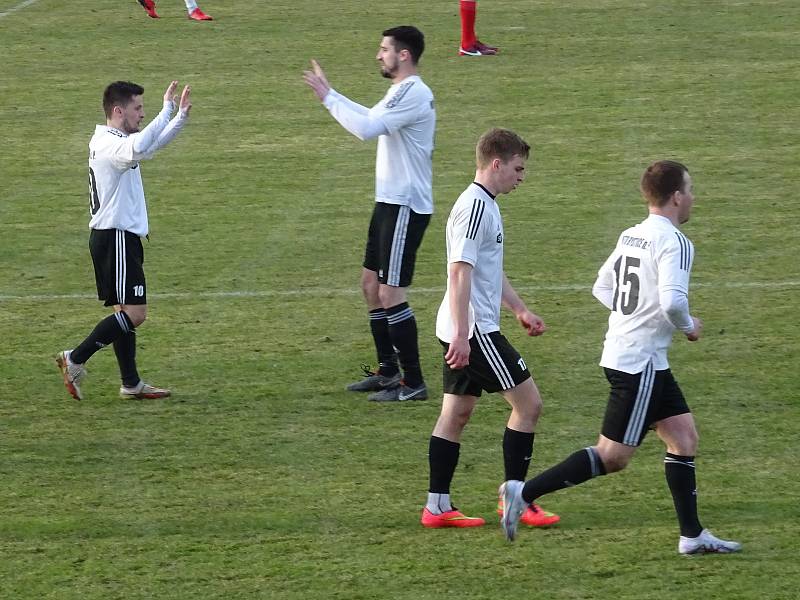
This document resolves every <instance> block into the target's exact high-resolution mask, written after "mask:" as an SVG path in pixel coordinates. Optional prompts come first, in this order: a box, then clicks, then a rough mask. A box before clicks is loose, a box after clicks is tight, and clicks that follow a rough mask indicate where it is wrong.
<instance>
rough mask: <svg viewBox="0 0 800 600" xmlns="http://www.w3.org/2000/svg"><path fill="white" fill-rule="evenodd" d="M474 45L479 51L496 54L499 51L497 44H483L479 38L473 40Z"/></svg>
mask: <svg viewBox="0 0 800 600" xmlns="http://www.w3.org/2000/svg"><path fill="white" fill-rule="evenodd" d="M475 47H476V48H477V49H478V50H480V51H481V52H491V53H494V54H497V53H498V52H500V48H498V47H497V46H490V45H489V44H484V43H483V42H482V41H480V40H477V41H476V42H475Z"/></svg>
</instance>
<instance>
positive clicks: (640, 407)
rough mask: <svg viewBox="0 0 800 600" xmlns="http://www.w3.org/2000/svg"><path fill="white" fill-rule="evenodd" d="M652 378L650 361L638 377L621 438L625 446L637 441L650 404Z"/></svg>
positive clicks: (653, 373) (651, 363) (632, 444)
mask: <svg viewBox="0 0 800 600" xmlns="http://www.w3.org/2000/svg"><path fill="white" fill-rule="evenodd" d="M654 380H655V371H654V370H653V361H650V362H649V363H647V366H646V367H645V369H644V371H643V372H642V374H641V377H640V379H639V392H638V393H637V394H636V400H635V402H634V403H633V410H632V411H631V416H630V419H629V420H628V428H627V429H626V430H625V436H624V438H623V440H622V443H623V444H625V445H627V446H635V445H636V444H638V443H639V438H640V437H641V435H642V428H643V427H644V421H645V417H646V416H647V408H648V406H649V405H650V397H651V396H652V394H653V381H654Z"/></svg>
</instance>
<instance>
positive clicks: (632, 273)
mask: <svg viewBox="0 0 800 600" xmlns="http://www.w3.org/2000/svg"><path fill="white" fill-rule="evenodd" d="M640 264H641V261H640V260H639V259H638V258H635V257H633V256H624V255H623V256H620V257H619V258H618V259H617V262H615V263H614V299H613V301H612V302H611V310H616V311H619V312H621V313H622V314H623V315H629V314H631V313H632V312H633V311H635V310H636V307H637V306H638V304H639V274H638V271H639V265H640Z"/></svg>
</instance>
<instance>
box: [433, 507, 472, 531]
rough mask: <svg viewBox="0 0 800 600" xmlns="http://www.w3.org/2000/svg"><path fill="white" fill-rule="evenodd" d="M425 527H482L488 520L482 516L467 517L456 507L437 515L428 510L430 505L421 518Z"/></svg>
mask: <svg viewBox="0 0 800 600" xmlns="http://www.w3.org/2000/svg"><path fill="white" fill-rule="evenodd" d="M420 523H422V526H423V527H428V528H430V529H441V528H444V527H480V526H481V525H484V524H485V523H486V521H484V520H483V519H481V518H480V517H467V516H466V515H464V514H463V513H460V512H459V511H457V510H456V509H455V508H453V510H449V511H447V512H443V513H442V514H440V515H435V514H433V513H432V512H431V511H429V510H428V507H427V506H426V507H425V508H423V509H422V518H421V519H420Z"/></svg>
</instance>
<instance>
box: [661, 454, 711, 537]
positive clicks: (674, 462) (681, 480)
mask: <svg viewBox="0 0 800 600" xmlns="http://www.w3.org/2000/svg"><path fill="white" fill-rule="evenodd" d="M664 475H666V477H667V485H668V486H669V491H670V492H672V502H673V503H674V504H675V512H676V513H677V514H678V523H679V524H680V527H681V535H683V536H686V537H697V536H698V535H700V532H701V531H703V526H702V525H700V520H699V519H698V518H697V483H696V482H695V475H694V456H679V455H677V454H670V453H669V452H667V453H666V455H665V456H664Z"/></svg>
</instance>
